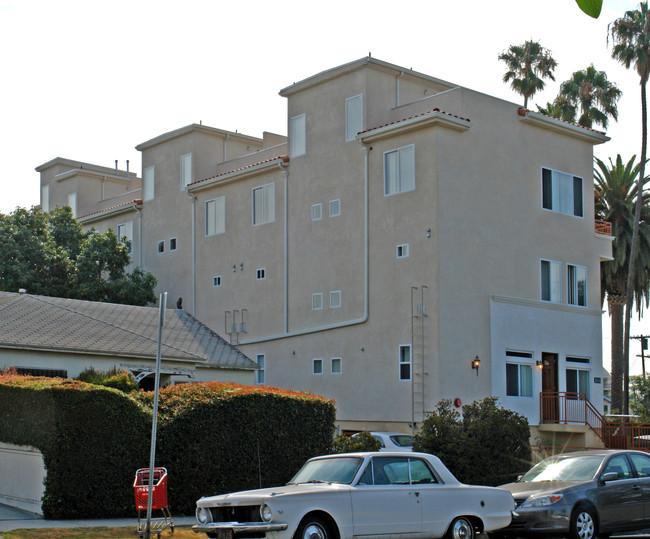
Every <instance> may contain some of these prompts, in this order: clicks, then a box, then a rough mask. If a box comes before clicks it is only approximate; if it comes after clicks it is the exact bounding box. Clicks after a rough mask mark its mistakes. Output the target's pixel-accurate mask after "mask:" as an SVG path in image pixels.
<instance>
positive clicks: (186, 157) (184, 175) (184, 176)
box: [180, 152, 194, 191]
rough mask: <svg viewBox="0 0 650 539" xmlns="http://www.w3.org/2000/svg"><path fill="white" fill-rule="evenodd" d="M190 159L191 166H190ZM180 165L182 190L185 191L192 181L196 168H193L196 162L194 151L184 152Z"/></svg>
mask: <svg viewBox="0 0 650 539" xmlns="http://www.w3.org/2000/svg"><path fill="white" fill-rule="evenodd" d="M188 161H189V167H188ZM180 165H181V173H180V181H181V191H184V190H185V189H186V188H187V186H188V185H189V184H191V183H192V176H193V175H194V168H193V167H194V162H193V159H192V152H190V153H184V154H183V155H181V158H180ZM188 168H189V171H188ZM188 174H189V177H188Z"/></svg>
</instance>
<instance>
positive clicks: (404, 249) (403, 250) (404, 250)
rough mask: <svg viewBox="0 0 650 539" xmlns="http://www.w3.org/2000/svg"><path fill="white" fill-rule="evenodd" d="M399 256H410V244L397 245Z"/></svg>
mask: <svg viewBox="0 0 650 539" xmlns="http://www.w3.org/2000/svg"><path fill="white" fill-rule="evenodd" d="M396 253H397V258H408V256H409V244H408V243H404V244H402V245H398V246H397V250H396Z"/></svg>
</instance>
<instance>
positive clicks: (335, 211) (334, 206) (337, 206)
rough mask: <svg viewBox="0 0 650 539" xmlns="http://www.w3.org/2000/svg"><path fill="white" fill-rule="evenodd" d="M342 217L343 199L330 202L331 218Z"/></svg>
mask: <svg viewBox="0 0 650 539" xmlns="http://www.w3.org/2000/svg"><path fill="white" fill-rule="evenodd" d="M339 215H341V199H340V198H337V199H335V200H330V217H338V216H339Z"/></svg>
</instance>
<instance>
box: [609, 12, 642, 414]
mask: <svg viewBox="0 0 650 539" xmlns="http://www.w3.org/2000/svg"><path fill="white" fill-rule="evenodd" d="M607 34H608V36H611V37H612V45H613V48H612V58H614V59H615V60H618V61H619V62H621V63H622V64H623V65H625V67H626V68H628V69H629V67H630V66H632V65H633V66H634V67H635V69H636V71H637V73H638V74H639V78H640V82H641V166H640V169H639V176H638V180H637V192H638V193H639V194H640V193H642V192H643V180H642V179H643V178H645V163H646V154H647V143H648V110H647V100H646V86H647V83H648V75H649V74H650V11H648V2H647V1H646V2H641V4H639V9H637V10H634V11H626V12H625V15H623V16H622V17H621V18H619V19H616V20H615V21H614V22H613V23H611V24H610V25H609V26H608V28H607ZM642 201H643V197H642V196H637V197H636V205H635V209H634V223H633V224H634V227H633V230H632V240H631V245H630V257H629V260H628V277H627V281H628V282H633V281H634V260H635V258H636V250H637V248H638V243H639V222H640V219H641V206H642ZM633 299H634V298H633V290H632V287H628V288H627V291H626V295H625V335H624V340H623V361H624V367H625V374H624V378H623V383H624V389H625V391H624V396H623V409H622V411H623V413H624V414H627V413H628V412H629V377H630V320H631V317H632V302H633Z"/></svg>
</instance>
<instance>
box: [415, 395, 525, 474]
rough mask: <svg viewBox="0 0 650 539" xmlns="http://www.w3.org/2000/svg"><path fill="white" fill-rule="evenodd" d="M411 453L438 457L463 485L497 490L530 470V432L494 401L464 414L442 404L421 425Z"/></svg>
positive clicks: (465, 408) (473, 405) (466, 409)
mask: <svg viewBox="0 0 650 539" xmlns="http://www.w3.org/2000/svg"><path fill="white" fill-rule="evenodd" d="M413 449H414V450H415V451H424V452H427V453H432V454H434V455H436V456H437V457H439V458H440V459H441V460H442V461H443V462H444V463H445V465H446V466H447V467H448V468H449V469H450V470H451V472H452V473H453V474H454V475H455V476H456V477H457V478H458V480H460V481H462V482H464V483H471V484H480V485H501V484H504V483H508V482H510V481H514V480H515V479H516V477H517V475H519V474H521V473H523V472H524V471H526V470H527V469H528V468H529V467H530V463H531V450H530V428H529V426H528V420H527V419H526V418H525V417H524V416H522V415H520V414H518V413H516V412H513V411H511V410H506V409H505V408H503V407H501V406H499V405H498V404H497V399H496V397H487V398H485V399H483V400H481V401H475V402H473V403H471V404H467V405H465V406H463V408H462V414H461V412H459V411H458V410H457V409H455V408H454V407H453V405H452V403H451V401H450V400H443V401H441V402H439V403H438V406H437V409H436V411H435V412H433V413H432V414H431V415H430V416H429V417H428V418H427V419H426V420H425V421H424V423H423V425H422V430H421V432H420V433H419V434H417V435H416V436H415V444H414V446H413ZM477 463H480V464H477Z"/></svg>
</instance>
